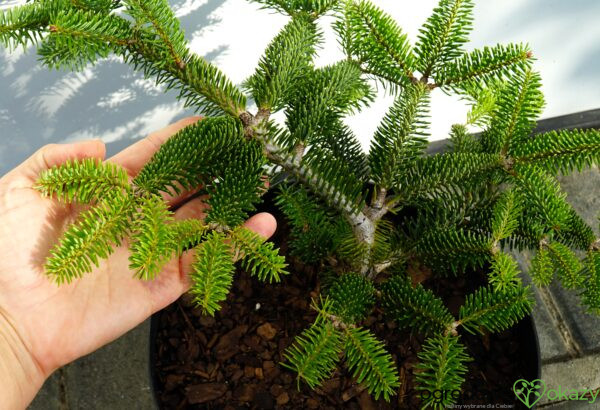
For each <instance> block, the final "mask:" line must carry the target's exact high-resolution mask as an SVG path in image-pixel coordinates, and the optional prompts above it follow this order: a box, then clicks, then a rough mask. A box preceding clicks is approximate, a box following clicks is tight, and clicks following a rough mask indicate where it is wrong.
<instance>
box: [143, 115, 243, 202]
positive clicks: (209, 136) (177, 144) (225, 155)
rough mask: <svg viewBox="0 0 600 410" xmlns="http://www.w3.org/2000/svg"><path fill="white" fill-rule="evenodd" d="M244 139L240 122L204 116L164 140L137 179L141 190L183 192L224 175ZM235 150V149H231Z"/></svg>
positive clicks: (227, 118)
mask: <svg viewBox="0 0 600 410" xmlns="http://www.w3.org/2000/svg"><path fill="white" fill-rule="evenodd" d="M242 142H243V134H242V127H241V124H240V123H239V121H237V120H235V119H233V118H230V117H217V118H205V119H202V120H201V121H199V122H197V123H196V124H194V125H191V126H188V127H186V128H184V129H183V130H181V131H179V132H178V133H177V134H175V135H174V136H172V137H171V138H169V139H168V140H167V142H165V143H164V144H163V145H162V146H161V147H160V149H159V150H158V151H157V152H156V153H155V154H154V156H153V157H152V159H151V160H150V161H149V162H148V163H147V164H146V165H145V166H144V167H143V168H142V170H141V171H140V172H139V174H138V175H137V176H136V177H135V178H134V180H133V184H134V185H135V186H136V187H137V189H138V190H141V191H143V192H150V193H153V194H159V193H160V192H168V193H175V194H178V193H181V192H182V191H184V190H192V189H195V188H197V187H198V186H199V185H202V184H203V183H207V182H209V181H210V180H211V178H213V177H214V176H216V175H221V174H222V172H223V170H224V169H225V167H226V164H227V163H228V162H229V161H232V160H233V159H234V158H235V153H234V152H235V150H233V148H235V147H236V146H237V147H239V146H240V144H241V143H242ZM232 151H233V152H232Z"/></svg>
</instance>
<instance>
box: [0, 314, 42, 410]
mask: <svg viewBox="0 0 600 410" xmlns="http://www.w3.org/2000/svg"><path fill="white" fill-rule="evenodd" d="M45 378H46V377H45V375H44V374H43V372H42V371H41V369H40V368H39V367H38V366H37V364H36V361H35V359H34V358H33V356H32V355H31V353H30V352H29V350H28V349H27V347H26V345H25V343H24V341H23V340H22V339H21V337H20V336H19V334H18V332H17V331H16V329H15V328H14V326H13V325H12V323H11V322H10V320H9V319H8V318H7V317H6V315H4V312H3V311H2V308H0V397H2V403H3V406H6V407H2V408H6V409H11V410H12V409H24V408H26V407H27V406H28V405H29V404H30V403H31V401H32V400H33V398H34V397H35V395H36V394H37V392H38V390H39V389H40V388H41V387H42V384H43V383H44V380H45Z"/></svg>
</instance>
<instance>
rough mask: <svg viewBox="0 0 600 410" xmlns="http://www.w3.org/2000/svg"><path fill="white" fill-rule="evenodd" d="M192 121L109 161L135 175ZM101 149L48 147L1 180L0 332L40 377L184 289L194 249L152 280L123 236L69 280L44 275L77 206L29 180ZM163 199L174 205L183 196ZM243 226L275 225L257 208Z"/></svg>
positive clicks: (195, 202)
mask: <svg viewBox="0 0 600 410" xmlns="http://www.w3.org/2000/svg"><path fill="white" fill-rule="evenodd" d="M197 120H198V118H196V117H194V118H187V119H184V120H181V121H179V122H178V123H175V124H172V125H170V126H169V127H167V128H165V129H163V130H161V131H159V132H157V133H155V134H152V135H151V136H149V137H148V138H146V139H145V140H142V141H140V142H138V143H136V144H134V145H132V146H130V147H129V148H127V149H126V150H124V151H122V152H120V153H119V154H117V155H116V156H114V157H113V158H111V159H109V160H108V161H111V162H114V163H116V164H119V165H121V166H122V167H124V168H125V169H126V170H127V172H128V173H129V174H130V176H132V177H133V176H134V175H136V174H137V173H138V172H139V170H140V169H141V168H142V166H143V165H144V164H145V163H146V162H147V161H148V160H149V159H150V157H151V156H152V155H153V154H154V152H156V150H157V149H158V148H159V147H160V145H161V144H162V143H163V142H164V141H165V140H166V139H167V138H168V137H169V136H171V135H173V134H174V133H175V132H177V131H178V130H179V129H181V128H183V127H185V126H187V125H190V124H192V123H194V122H195V121H197ZM104 155H105V149H104V144H103V143H102V142H100V141H88V142H82V143H76V144H68V145H48V146H46V147H44V148H42V149H41V150H39V151H38V152H37V153H35V154H34V155H33V156H32V157H31V158H29V159H28V160H27V161H26V162H24V163H23V164H21V165H20V166H19V167H17V168H15V169H14V170H13V171H11V172H10V173H9V174H7V175H6V176H4V177H3V178H2V179H0V335H2V327H3V326H4V328H5V330H4V332H5V333H6V332H8V333H9V334H11V335H12V336H11V337H12V338H13V339H14V340H18V341H19V342H21V343H22V344H23V347H24V348H25V350H26V351H27V352H28V353H29V354H30V356H31V359H32V362H33V363H34V365H35V367H36V368H37V371H38V372H39V373H40V374H39V376H40V377H41V378H42V380H43V379H45V378H46V377H47V376H48V375H49V374H50V373H52V371H54V370H55V369H56V368H58V367H60V366H62V365H64V364H66V363H68V362H70V361H72V360H74V359H76V358H78V357H80V356H82V355H85V354H87V353H89V352H92V351H93V350H95V349H97V348H99V347H100V346H102V345H104V344H106V343H108V342H110V341H112V340H114V339H116V338H117V337H119V336H120V335H122V334H124V333H125V332H127V331H128V330H129V329H131V328H133V327H135V326H136V325H137V324H139V323H140V322H142V321H143V320H144V319H146V318H147V317H148V316H150V315H151V314H152V313H154V312H155V311H157V310H160V309H162V308H163V307H165V306H167V305H168V304H170V303H171V302H173V301H174V300H176V299H177V298H178V297H179V296H180V295H181V294H182V293H183V292H185V291H186V290H187V288H188V281H187V273H188V270H189V266H190V264H191V259H192V255H191V252H186V253H184V254H183V255H182V256H181V257H180V258H173V259H172V260H171V261H170V262H169V263H168V264H167V265H166V266H165V268H164V270H163V271H162V273H161V274H160V275H159V277H158V278H157V279H156V280H154V281H141V280H139V279H135V278H134V277H133V272H132V271H130V270H129V269H128V264H129V263H128V256H129V252H128V250H127V243H126V241H124V242H123V244H122V245H121V246H120V247H118V248H117V249H115V252H114V253H113V254H112V255H111V256H110V257H109V258H108V259H107V260H103V261H101V262H100V266H99V267H98V268H96V269H94V271H93V272H92V273H90V274H88V275H86V276H84V277H83V278H82V279H79V280H75V281H74V282H73V283H71V284H67V285H61V286H57V285H56V284H55V283H53V282H52V281H50V280H49V279H48V277H47V276H46V275H45V274H44V262H45V258H46V256H47V255H48V252H49V250H50V249H51V248H52V247H53V246H54V245H55V244H56V243H57V242H58V240H59V239H60V237H61V235H62V233H63V232H64V230H65V228H66V227H67V226H68V224H70V223H72V222H73V221H74V220H75V219H76V217H77V215H78V213H79V212H80V211H81V208H80V207H78V206H72V205H65V204H64V203H59V202H58V201H56V200H54V199H52V198H43V197H42V196H41V195H40V193H39V192H37V191H36V190H34V189H33V188H32V186H33V184H34V183H35V181H36V179H37V178H38V176H39V174H40V172H41V171H43V170H45V169H48V168H49V167H52V166H54V165H58V164H61V163H64V162H65V161H66V160H68V159H81V158H86V157H96V158H102V159H103V158H104ZM187 197H189V194H188V195H187ZM166 199H167V200H168V201H169V203H170V204H171V205H176V204H180V203H182V202H185V199H186V195H185V194H184V195H183V196H178V197H169V198H166ZM204 209H205V205H204V202H203V201H202V199H201V198H194V199H191V200H189V201H187V202H185V203H184V204H183V205H182V206H180V207H179V208H178V209H177V211H176V212H175V218H176V219H187V218H202V216H203V210H204ZM246 225H247V226H248V227H249V228H250V229H253V230H254V231H256V232H257V233H259V234H261V235H262V236H264V237H268V236H270V235H271V234H272V233H273V231H274V229H275V221H274V219H273V217H272V216H271V215H269V214H258V215H256V216H254V217H252V218H251V219H250V220H249V221H248V222H247V223H246ZM6 329H9V330H10V331H7V330H6ZM11 332H12V333H11Z"/></svg>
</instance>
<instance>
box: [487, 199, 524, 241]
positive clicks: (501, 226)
mask: <svg viewBox="0 0 600 410" xmlns="http://www.w3.org/2000/svg"><path fill="white" fill-rule="evenodd" d="M522 210H523V209H522V206H521V198H519V196H518V194H517V192H516V191H514V190H508V191H505V192H504V193H502V195H501V196H500V198H498V201H497V202H496V204H495V205H494V209H493V211H492V215H493V219H492V237H493V238H494V242H495V243H498V242H500V241H501V240H502V239H505V238H508V237H509V236H510V235H512V233H513V232H514V231H515V229H517V227H518V225H519V216H520V214H521V212H522Z"/></svg>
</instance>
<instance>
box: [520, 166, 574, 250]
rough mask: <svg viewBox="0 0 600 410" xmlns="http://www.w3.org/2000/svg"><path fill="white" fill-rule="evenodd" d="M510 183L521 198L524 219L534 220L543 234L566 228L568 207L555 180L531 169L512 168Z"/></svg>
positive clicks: (524, 167)
mask: <svg viewBox="0 0 600 410" xmlns="http://www.w3.org/2000/svg"><path fill="white" fill-rule="evenodd" d="M511 180H512V181H513V183H514V184H515V189H516V190H517V192H518V193H519V194H520V196H521V197H522V200H523V209H524V211H525V215H528V216H530V217H531V218H532V219H536V220H537V221H538V224H541V226H542V227H543V228H544V230H545V231H548V230H555V231H558V230H560V229H563V228H565V227H566V226H567V224H568V221H569V219H570V216H571V211H570V210H571V205H569V203H568V202H567V200H566V194H565V193H564V192H562V190H561V188H560V185H559V183H558V181H557V180H556V178H555V177H553V176H551V175H549V174H548V173H546V172H545V171H544V170H542V169H541V168H538V167H535V166H531V165H516V166H515V168H514V170H512V171H511ZM521 225H523V224H521ZM545 233H546V232H541V234H542V235H543V234H545ZM538 239H541V238H538Z"/></svg>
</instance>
